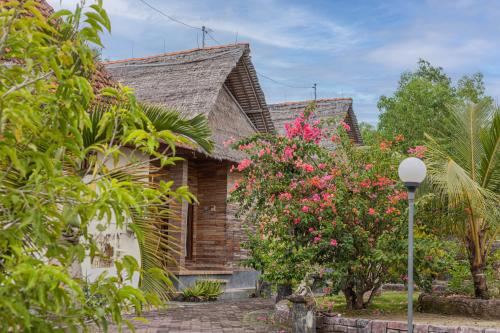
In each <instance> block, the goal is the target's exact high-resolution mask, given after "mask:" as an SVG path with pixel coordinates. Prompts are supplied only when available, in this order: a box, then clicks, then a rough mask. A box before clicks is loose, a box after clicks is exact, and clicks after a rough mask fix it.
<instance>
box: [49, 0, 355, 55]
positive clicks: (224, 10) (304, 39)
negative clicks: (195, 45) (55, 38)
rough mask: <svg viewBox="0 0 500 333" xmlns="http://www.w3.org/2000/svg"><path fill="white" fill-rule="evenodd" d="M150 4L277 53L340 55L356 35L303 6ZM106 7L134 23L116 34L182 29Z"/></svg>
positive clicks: (117, 0) (134, 1) (145, 12)
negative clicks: (144, 28) (142, 28)
mask: <svg viewBox="0 0 500 333" xmlns="http://www.w3.org/2000/svg"><path fill="white" fill-rule="evenodd" d="M49 2H50V3H51V5H53V6H55V7H56V8H58V7H60V1H59V0H49ZM148 2H149V3H150V4H151V5H153V6H155V7H156V8H158V9H160V10H162V11H164V12H165V13H167V14H168V15H170V16H173V17H175V18H178V19H180V20H182V21H184V22H186V23H188V24H190V25H193V26H197V27H201V26H202V25H206V26H207V27H209V28H211V29H213V30H214V31H215V32H216V33H217V35H220V34H223V35H224V37H226V38H227V37H229V36H231V39H232V40H233V38H234V37H233V36H234V35H235V34H236V33H238V36H239V39H240V40H250V41H258V42H261V43H263V44H267V45H270V46H275V47H281V48H291V49H309V50H328V51H338V50H343V49H346V48H348V47H350V46H352V45H353V44H355V43H356V42H357V39H356V38H355V36H356V34H355V33H354V31H352V30H351V29H350V28H349V27H346V26H343V25H341V24H339V23H337V22H335V21H334V20H332V19H330V18H327V17H322V16H320V15H317V14H315V13H313V12H311V11H310V10H309V9H307V8H306V7H298V6H293V5H290V4H288V3H287V2H277V1H262V0H253V1H249V2H247V4H246V5H245V8H238V6H237V7H236V8H237V10H236V9H234V8H235V7H234V4H233V3H232V1H229V0H220V1H216V2H210V3H208V2H206V3H205V2H204V3H199V2H197V3H193V2H187V1H184V2H179V1H172V0H167V1H154V0H148ZM77 3H79V1H78V0H67V1H63V2H62V5H63V7H65V8H68V7H69V8H73V7H74V6H75V5H76V4H77ZM104 3H105V8H106V9H107V11H108V14H109V15H110V16H112V17H114V18H115V19H116V18H122V19H128V20H131V21H136V22H135V23H132V22H130V25H129V26H127V27H123V28H121V29H120V30H115V31H114V32H115V33H117V34H120V35H124V34H127V33H128V31H126V30H133V29H134V26H135V25H136V24H152V23H154V24H155V25H158V26H159V27H163V29H164V30H165V32H167V31H168V32H172V31H173V30H174V29H175V30H177V31H178V30H179V29H183V28H182V26H180V25H178V24H177V23H174V22H172V21H169V20H168V19H167V18H165V17H162V16H161V14H159V13H157V12H155V11H154V10H152V9H150V8H148V7H147V6H146V5H144V4H143V3H141V2H140V1H138V0H107V1H105V2H104ZM122 29H124V30H125V31H124V30H122ZM220 39H222V38H220Z"/></svg>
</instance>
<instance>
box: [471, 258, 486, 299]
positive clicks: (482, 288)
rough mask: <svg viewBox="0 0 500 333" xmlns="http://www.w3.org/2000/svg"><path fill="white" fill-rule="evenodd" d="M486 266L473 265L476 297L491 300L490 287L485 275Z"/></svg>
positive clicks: (472, 271)
mask: <svg viewBox="0 0 500 333" xmlns="http://www.w3.org/2000/svg"><path fill="white" fill-rule="evenodd" d="M485 266H486V265H484V264H483V265H471V273H472V281H473V282H474V296H475V297H477V298H481V299H489V298H490V296H489V293H488V285H487V284H486V275H485V273H484V270H485Z"/></svg>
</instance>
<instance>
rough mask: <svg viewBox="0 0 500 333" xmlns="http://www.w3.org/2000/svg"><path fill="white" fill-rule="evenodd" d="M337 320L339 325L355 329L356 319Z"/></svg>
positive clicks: (340, 318)
mask: <svg viewBox="0 0 500 333" xmlns="http://www.w3.org/2000/svg"><path fill="white" fill-rule="evenodd" d="M337 320H338V323H339V324H340V325H344V326H352V327H356V319H351V318H342V317H338V318H337Z"/></svg>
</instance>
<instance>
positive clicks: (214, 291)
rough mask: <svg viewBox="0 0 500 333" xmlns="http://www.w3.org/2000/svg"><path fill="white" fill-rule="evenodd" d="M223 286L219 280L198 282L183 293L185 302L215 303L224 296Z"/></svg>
mask: <svg viewBox="0 0 500 333" xmlns="http://www.w3.org/2000/svg"><path fill="white" fill-rule="evenodd" d="M221 285H222V283H221V282H220V281H217V280H198V281H196V282H195V284H194V286H191V287H187V288H185V289H184V290H183V291H182V297H183V299H184V300H185V301H195V302H197V301H201V302H204V301H215V300H217V298H218V297H219V296H220V295H222V289H221Z"/></svg>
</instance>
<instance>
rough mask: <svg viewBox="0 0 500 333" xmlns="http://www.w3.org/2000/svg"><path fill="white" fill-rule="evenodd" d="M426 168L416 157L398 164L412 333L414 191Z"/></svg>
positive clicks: (410, 329) (411, 329) (409, 324)
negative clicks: (404, 214)
mask: <svg viewBox="0 0 500 333" xmlns="http://www.w3.org/2000/svg"><path fill="white" fill-rule="evenodd" d="M426 172H427V168H426V167H425V164H424V162H422V160H420V159H418V158H416V157H408V158H406V159H404V160H403V161H402V162H401V164H399V168H398V174H399V179H401V181H402V182H403V183H404V184H405V186H406V188H407V189H408V205H409V207H408V333H413V216H414V202H415V191H416V190H417V187H418V186H419V185H420V183H421V182H422V181H423V180H424V178H425V174H426Z"/></svg>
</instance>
